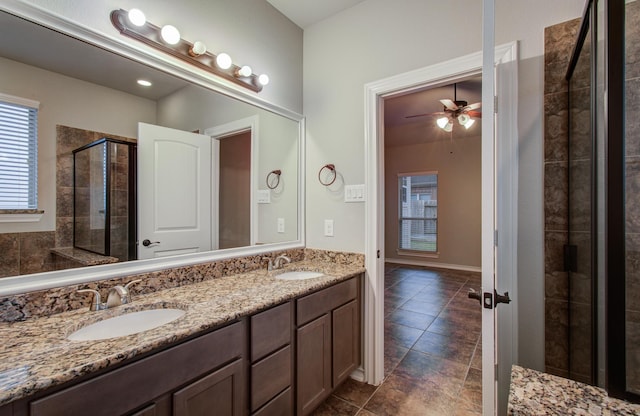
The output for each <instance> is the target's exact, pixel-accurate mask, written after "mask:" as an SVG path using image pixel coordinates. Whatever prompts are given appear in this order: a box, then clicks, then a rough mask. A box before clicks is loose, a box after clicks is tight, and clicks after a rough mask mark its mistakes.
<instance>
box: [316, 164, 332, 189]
mask: <svg viewBox="0 0 640 416" xmlns="http://www.w3.org/2000/svg"><path fill="white" fill-rule="evenodd" d="M325 169H328V170H330V171H331V172H332V173H333V178H332V179H331V181H328V182H325V181H323V180H322V171H323V170H325ZM336 176H337V174H336V166H335V165H334V164H331V163H329V164H326V165H324V166H323V167H321V168H320V171H318V181H320V183H321V184H323V185H324V186H329V185H332V184H333V183H334V182H335V181H336Z"/></svg>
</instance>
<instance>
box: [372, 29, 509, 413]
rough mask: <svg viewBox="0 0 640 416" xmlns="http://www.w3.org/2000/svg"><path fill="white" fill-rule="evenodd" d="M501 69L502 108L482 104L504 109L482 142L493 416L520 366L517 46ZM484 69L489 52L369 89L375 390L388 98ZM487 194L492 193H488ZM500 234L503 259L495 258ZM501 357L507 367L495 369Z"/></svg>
mask: <svg viewBox="0 0 640 416" xmlns="http://www.w3.org/2000/svg"><path fill="white" fill-rule="evenodd" d="M492 61H493V60H492ZM493 62H495V71H496V72H495V88H496V89H495V91H497V92H495V93H494V94H496V95H497V96H498V97H499V98H500V99H499V100H495V101H497V105H496V104H494V100H493V99H492V98H493V94H492V93H491V92H492V91H494V89H493V88H489V89H487V90H486V91H484V90H483V100H482V101H483V107H484V109H485V112H486V111H487V109H490V110H489V114H493V113H494V111H493V108H494V105H495V106H496V115H495V116H494V117H495V118H494V120H495V125H496V129H495V134H494V129H493V124H492V125H490V126H491V128H490V130H489V134H486V135H485V134H484V130H485V129H484V128H483V139H482V143H483V144H482V160H483V163H482V188H483V198H482V207H483V209H482V212H483V213H482V224H483V225H482V257H483V260H482V268H483V270H482V284H483V288H482V290H483V292H485V299H486V298H487V297H488V299H489V302H488V303H490V305H489V306H488V307H486V308H483V309H482V310H483V311H484V312H483V319H482V322H483V325H482V330H483V337H482V349H483V367H484V368H490V369H491V371H485V374H483V381H482V389H483V408H484V411H485V412H488V413H493V409H494V408H495V406H499V408H500V409H504V410H505V412H506V399H507V396H508V386H509V376H510V368H511V363H513V362H517V326H516V325H515V323H517V310H518V308H517V305H518V303H517V287H516V283H517V238H516V237H517V215H516V214H517V178H518V166H517V160H518V151H517V141H518V133H517V44H516V43H515V42H513V43H510V44H506V45H501V46H498V47H496V48H495V60H494V61H493ZM489 63H491V61H489ZM482 67H483V59H482V53H476V54H471V55H467V56H464V57H461V58H457V59H454V60H451V61H447V62H443V63H440V64H437V65H433V66H430V67H426V68H422V69H420V70H416V71H412V72H409V73H405V74H400V75H397V76H394V77H390V78H386V79H382V80H379V81H376V82H373V83H370V84H367V85H366V86H365V126H366V128H365V153H366V157H365V177H366V178H367V189H366V192H367V202H366V204H365V205H366V206H365V254H366V256H365V263H366V264H365V266H366V269H367V278H368V279H367V284H366V285H365V290H364V298H365V322H364V330H365V333H364V337H365V344H364V345H365V349H364V365H365V367H364V368H365V379H366V381H367V382H369V383H371V384H380V382H381V381H382V380H383V377H384V295H383V290H384V289H383V288H384V259H385V253H384V209H385V208H384V200H383V195H384V190H383V189H382V184H383V183H384V131H383V127H384V123H383V120H382V114H383V113H382V106H383V100H384V97H386V96H390V95H397V94H399V93H402V92H406V93H408V92H410V91H412V90H416V89H420V88H425V86H430V85H445V84H447V83H450V82H451V81H453V80H456V79H460V78H462V77H465V76H470V75H474V74H478V73H479V72H480V70H481V69H482ZM493 75H494V74H491V76H488V75H487V77H486V78H488V79H489V81H488V82H487V85H493V84H494V82H493ZM483 81H486V79H485V78H483ZM485 92H487V93H488V96H486V95H485ZM485 122H486V118H485ZM485 136H486V139H485ZM485 141H486V143H485ZM485 160H486V161H488V163H485ZM496 172H498V173H497V174H496ZM484 189H487V190H489V192H488V193H487V194H485V193H484ZM494 224H495V228H494ZM498 232H499V235H500V242H501V243H500V255H499V256H497V255H495V251H496V250H497V246H496V244H495V242H496V241H497V240H496V237H497V235H498ZM485 259H486V260H487V261H485ZM485 277H486V278H485ZM494 287H495V288H496V289H497V290H498V291H499V292H509V293H510V294H511V299H512V300H513V302H512V304H511V306H510V307H509V308H508V309H507V308H503V309H501V313H500V314H497V313H496V309H495V307H494V305H493V299H494V296H493V294H494V293H493V292H494ZM502 311H504V313H502ZM494 328H496V332H494ZM485 331H486V334H485ZM496 335H497V337H496ZM496 345H498V346H499V347H496ZM496 356H497V361H498V362H499V366H495V364H496ZM496 370H498V373H497V374H495V371H496ZM494 376H495V377H496V378H497V379H498V382H497V383H496V382H495V378H494ZM494 391H496V392H497V395H496V394H494ZM496 400H497V401H496ZM498 403H499V404H498ZM500 413H502V412H500Z"/></svg>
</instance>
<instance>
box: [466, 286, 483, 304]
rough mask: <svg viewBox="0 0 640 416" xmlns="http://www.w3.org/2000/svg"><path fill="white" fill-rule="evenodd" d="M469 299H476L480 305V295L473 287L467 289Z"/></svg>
mask: <svg viewBox="0 0 640 416" xmlns="http://www.w3.org/2000/svg"><path fill="white" fill-rule="evenodd" d="M467 296H468V297H469V299H476V300H477V301H478V303H479V304H480V305H482V297H481V295H480V293H478V292H476V291H475V290H473V289H469V293H467Z"/></svg>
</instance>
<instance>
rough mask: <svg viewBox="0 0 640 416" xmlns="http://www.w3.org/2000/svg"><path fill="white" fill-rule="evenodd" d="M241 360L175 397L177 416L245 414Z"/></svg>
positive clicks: (204, 378) (186, 388) (175, 412)
mask: <svg viewBox="0 0 640 416" xmlns="http://www.w3.org/2000/svg"><path fill="white" fill-rule="evenodd" d="M244 396H245V377H244V371H243V365H242V359H239V360H236V361H234V362H232V363H231V364H229V365H227V366H226V367H223V368H221V369H219V370H216V371H214V372H213V373H211V374H209V375H208V376H205V377H203V378H201V379H200V380H198V381H196V382H194V383H191V384H190V385H188V386H187V387H185V388H183V389H182V390H179V391H177V392H175V393H174V394H173V414H174V416H201V415H213V414H215V415H217V416H227V415H228V416H240V415H244V414H245V406H244Z"/></svg>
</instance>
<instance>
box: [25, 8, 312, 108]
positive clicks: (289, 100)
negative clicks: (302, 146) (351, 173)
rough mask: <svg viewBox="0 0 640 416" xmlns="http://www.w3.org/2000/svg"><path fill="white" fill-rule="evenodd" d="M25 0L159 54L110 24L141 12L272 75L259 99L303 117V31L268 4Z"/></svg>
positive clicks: (121, 40) (150, 19) (152, 20)
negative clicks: (120, 14)
mask: <svg viewBox="0 0 640 416" xmlns="http://www.w3.org/2000/svg"><path fill="white" fill-rule="evenodd" d="M22 1H24V2H25V3H31V4H34V5H37V6H40V7H42V8H45V9H48V10H49V11H52V12H55V13H57V14H60V15H62V16H64V17H66V18H68V19H71V20H74V21H75V22H77V23H79V24H81V25H84V26H87V27H90V28H91V29H93V30H96V31H98V32H101V33H104V34H106V35H109V36H111V37H113V38H114V39H117V40H118V41H120V42H124V43H129V44H133V45H136V46H137V47H141V48H143V49H147V50H149V51H151V53H156V52H154V51H153V50H152V49H150V48H148V47H145V46H141V44H140V42H137V41H135V40H133V39H129V38H127V37H125V36H122V35H120V33H119V32H118V31H117V30H116V29H115V28H114V27H113V26H112V24H111V21H110V19H109V14H110V13H111V11H112V10H116V9H125V10H129V9H132V8H138V9H141V10H142V11H143V12H144V13H145V15H146V16H147V20H148V21H149V22H151V23H153V24H155V25H157V26H163V25H165V24H172V25H174V26H176V27H177V28H178V29H179V30H180V33H181V35H182V38H183V39H186V40H188V41H191V42H194V41H196V40H200V41H203V42H204V43H205V44H206V45H207V47H208V49H209V50H210V51H211V52H213V53H220V52H226V53H228V54H229V55H231V57H232V59H233V60H234V63H235V64H239V65H250V66H251V67H252V68H253V69H254V71H255V72H256V73H266V74H268V75H269V77H270V79H271V82H270V84H269V85H267V86H266V87H265V88H264V89H263V91H262V92H260V93H259V94H258V95H259V96H260V97H261V98H263V99H265V100H267V101H269V102H272V103H274V104H278V105H280V106H282V107H285V108H288V109H290V110H293V111H295V112H298V113H301V112H302V29H300V28H299V27H298V26H296V25H295V24H294V23H292V22H291V21H290V20H289V19H287V18H286V17H284V16H283V15H282V14H281V13H280V12H279V11H277V10H276V9H275V8H273V6H271V5H270V4H269V3H268V2H266V1H264V0H233V1H229V0H207V1H201V0H182V1H157V0H136V1H129V0H64V1H63V0H22ZM179 64H180V65H185V66H187V65H188V64H186V63H179ZM247 91H248V90H247Z"/></svg>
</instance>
